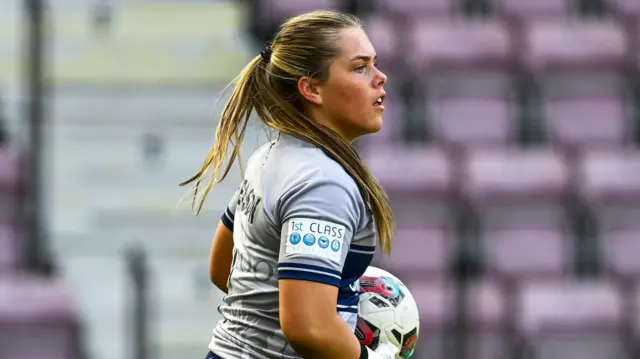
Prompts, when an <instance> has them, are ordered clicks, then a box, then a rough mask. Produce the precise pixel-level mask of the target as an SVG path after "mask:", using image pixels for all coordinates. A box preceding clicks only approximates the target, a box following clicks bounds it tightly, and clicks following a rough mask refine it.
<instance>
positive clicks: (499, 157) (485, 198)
mask: <svg viewBox="0 0 640 359" xmlns="http://www.w3.org/2000/svg"><path fill="white" fill-rule="evenodd" d="M567 189H568V173H567V168H566V165H565V163H564V162H563V158H562V156H561V155H560V154H558V153H557V152H554V151H553V150H547V149H541V150H520V149H505V150H502V151H499V150H476V151H471V152H469V153H468V154H467V159H466V160H465V161H464V163H463V169H462V183H461V190H462V196H463V198H464V199H465V200H466V201H467V203H469V204H470V205H471V206H472V208H474V209H475V211H476V213H478V214H479V215H480V216H481V221H482V225H483V228H484V230H492V229H501V230H504V229H507V228H519V229H534V228H549V229H559V228H562V226H563V224H564V217H565V216H564V198H565V197H564V196H565V194H566V191H567Z"/></svg>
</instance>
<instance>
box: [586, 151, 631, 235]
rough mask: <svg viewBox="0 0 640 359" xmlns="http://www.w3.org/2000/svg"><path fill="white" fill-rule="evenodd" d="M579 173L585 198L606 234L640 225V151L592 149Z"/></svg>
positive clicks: (587, 153)
mask: <svg viewBox="0 0 640 359" xmlns="http://www.w3.org/2000/svg"><path fill="white" fill-rule="evenodd" d="M578 175H579V176H578V177H579V179H580V180H579V182H578V191H579V194H580V197H581V200H582V201H583V202H585V203H587V204H588V205H589V207H590V208H591V209H592V211H593V212H594V213H595V214H596V216H597V219H598V223H599V227H600V230H601V231H602V232H603V233H609V232H611V231H614V232H615V231H618V230H628V229H638V228H640V222H639V221H638V218H640V151H637V150H631V149H628V150H625V151H619V152H616V151H588V152H586V153H584V154H583V158H582V159H581V160H580V162H579V163H578Z"/></svg>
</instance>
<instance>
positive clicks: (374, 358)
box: [367, 343, 400, 359]
mask: <svg viewBox="0 0 640 359" xmlns="http://www.w3.org/2000/svg"><path fill="white" fill-rule="evenodd" d="M367 350H368V351H369V358H370V359H395V358H396V355H397V354H398V353H400V349H399V348H397V347H396V346H395V345H393V344H391V343H380V344H379V345H378V347H377V348H376V350H375V351H374V350H371V349H369V348H367Z"/></svg>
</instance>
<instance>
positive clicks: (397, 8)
mask: <svg viewBox="0 0 640 359" xmlns="http://www.w3.org/2000/svg"><path fill="white" fill-rule="evenodd" d="M378 11H379V12H384V13H390V14H393V15H394V16H397V17H399V18H407V17H414V16H420V17H447V16H451V15H452V14H453V11H454V2H453V1H451V0H378Z"/></svg>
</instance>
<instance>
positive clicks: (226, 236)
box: [209, 188, 241, 292]
mask: <svg viewBox="0 0 640 359" xmlns="http://www.w3.org/2000/svg"><path fill="white" fill-rule="evenodd" d="M240 191H241V188H239V189H238V190H237V191H236V192H235V194H234V195H233V197H232V198H231V201H229V205H228V206H227V208H225V210H224V212H223V214H222V217H221V218H220V223H219V224H218V228H217V229H216V233H215V235H214V236H213V242H212V243H211V253H210V255H209V279H211V282H212V283H213V284H215V285H216V286H217V287H218V288H220V289H221V290H223V291H225V292H226V290H227V284H226V283H227V280H228V278H229V273H230V272H231V263H232V258H233V223H234V219H235V211H236V206H237V203H238V197H239V194H240Z"/></svg>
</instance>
